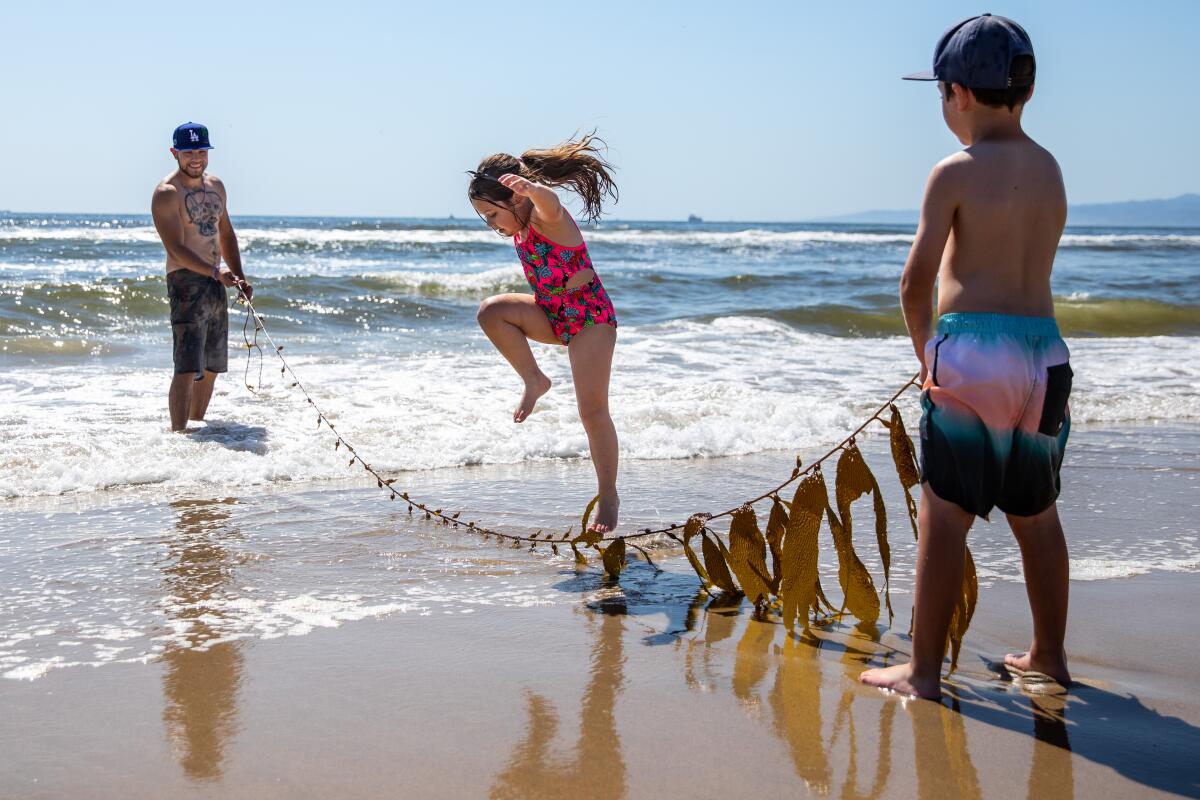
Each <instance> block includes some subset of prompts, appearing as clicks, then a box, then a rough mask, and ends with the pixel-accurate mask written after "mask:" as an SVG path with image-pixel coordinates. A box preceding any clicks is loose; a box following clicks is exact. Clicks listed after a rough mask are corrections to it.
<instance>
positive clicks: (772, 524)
mask: <svg viewBox="0 0 1200 800" xmlns="http://www.w3.org/2000/svg"><path fill="white" fill-rule="evenodd" d="M772 500H773V501H774V502H772V503H771V515H770V516H769V517H768V518H767V532H766V536H767V549H768V550H770V551H771V594H773V595H778V594H779V586H780V583H781V582H782V580H783V535H784V533H786V532H787V525H788V512H787V509H786V508H785V507H784V505H783V501H781V500H780V499H779V498H778V497H774V498H772Z"/></svg>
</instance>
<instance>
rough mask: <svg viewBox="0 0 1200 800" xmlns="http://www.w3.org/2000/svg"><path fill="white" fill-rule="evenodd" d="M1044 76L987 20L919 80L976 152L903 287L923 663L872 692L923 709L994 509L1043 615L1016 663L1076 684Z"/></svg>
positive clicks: (916, 631)
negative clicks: (911, 369)
mask: <svg viewBox="0 0 1200 800" xmlns="http://www.w3.org/2000/svg"><path fill="white" fill-rule="evenodd" d="M1034 67H1035V65H1034V58H1033V46H1032V44H1031V43H1030V41H1029V36H1028V34H1026V33H1025V31H1024V30H1023V29H1022V28H1021V27H1020V26H1019V25H1017V24H1016V23H1014V22H1012V21H1011V20H1008V19H1005V18H1004V17H994V16H991V15H987V14H985V15H983V16H981V17H975V18H973V19H970V20H967V21H965V22H962V23H960V24H958V25H956V26H955V27H953V28H951V29H950V30H949V31H947V33H946V34H945V35H944V36H943V37H942V39H941V41H939V42H938V46H937V50H936V52H935V54H934V65H933V70H932V71H931V72H929V73H925V74H923V75H915V76H911V77H913V78H916V79H918V80H936V81H938V82H939V88H940V91H941V93H942V116H943V118H944V119H945V121H946V125H947V126H948V127H949V128H950V130H951V131H952V132H953V133H954V134H955V135H956V136H957V137H958V139H959V141H961V142H962V143H963V144H964V145H966V148H965V149H964V150H962V151H961V152H958V153H955V154H954V155H952V156H950V157H948V158H946V159H945V160H943V161H942V162H941V163H939V164H938V165H937V166H936V167H934V168H933V172H932V173H931V174H930V176H929V182H928V185H927V186H926V190H925V199H924V203H923V205H922V208H921V222H920V225H919V227H918V228H917V235H916V239H915V240H914V242H913V246H912V251H911V253H910V254H909V257H908V262H907V264H905V267H904V277H903V278H902V279H901V281H900V295H901V302H902V305H903V307H904V319H905V322H906V323H907V325H908V329H909V332H910V334H911V335H912V340H913V345H914V347H915V348H916V351H917V357H918V358H919V359H920V360H921V368H922V370H921V371H922V375H923V379H924V389H925V391H924V394H923V395H922V400H921V402H922V407H923V410H924V415H923V416H922V419H921V477H922V484H921V514H920V532H921V533H920V539H919V544H918V547H919V553H918V558H917V581H916V594H915V598H914V605H915V612H914V613H915V618H914V628H913V654H912V661H911V663H909V664H902V665H898V666H894V667H889V668H887V669H872V670H867V671H866V672H864V673H863V674H862V678H861V680H862V681H863V682H864V683H868V684H871V685H874V686H881V687H884V688H888V689H894V690H896V691H898V692H903V693H905V694H911V695H918V696H920V697H929V698H936V697H938V696H940V694H941V667H942V658H943V656H944V654H945V645H946V633H947V630H948V628H949V625H950V620H951V616H952V614H953V612H954V607H955V601H956V599H957V598H958V596H959V594H960V592H961V588H960V587H961V585H962V575H963V550H964V547H965V543H966V536H967V531H968V530H970V527H971V523H972V522H973V521H974V519H975V517H976V516H986V515H987V514H988V513H989V512H990V511H991V510H992V509H993V508H999V509H1000V510H1001V511H1003V512H1004V513H1005V514H1006V515H1007V517H1008V524H1009V526H1010V527H1011V528H1012V531H1013V535H1014V536H1016V538H1017V542H1018V544H1019V545H1020V547H1021V558H1022V561H1023V563H1024V569H1025V584H1026V587H1027V590H1028V593H1029V604H1030V607H1031V608H1032V610H1033V645H1032V646H1031V647H1030V649H1029V652H1028V653H1025V654H1023V655H1019V656H1009V657H1008V658H1007V659H1006V660H1005V661H1006V663H1007V664H1008V666H1009V667H1010V668H1012V669H1013V670H1014V671H1023V670H1033V671H1037V672H1042V673H1045V674H1047V675H1050V676H1051V677H1053V678H1055V679H1057V680H1059V681H1060V682H1063V683H1066V682H1067V681H1069V678H1070V676H1069V675H1068V673H1067V662H1066V656H1065V654H1064V652H1063V637H1064V635H1065V632H1066V622H1067V546H1066V541H1065V540H1064V538H1063V532H1062V526H1061V524H1060V523H1059V520H1058V511H1057V509H1056V507H1055V501H1056V500H1057V498H1058V492H1059V486H1060V482H1059V468H1060V467H1061V465H1062V458H1063V448H1064V447H1065V446H1066V442H1067V433H1068V429H1069V427H1070V425H1069V419H1068V415H1067V397H1068V395H1069V394H1070V390H1071V368H1070V366H1069V365H1068V364H1067V357H1068V353H1067V347H1066V345H1065V344H1064V343H1063V340H1062V339H1061V338H1060V337H1059V333H1058V326H1057V325H1056V323H1055V321H1054V300H1053V296H1052V295H1051V293H1050V270H1051V268H1052V266H1053V264H1054V253H1055V250H1056V249H1057V247H1058V240H1059V237H1060V236H1061V235H1062V230H1063V226H1064V225H1065V224H1066V214H1067V205H1066V193H1065V190H1064V189H1063V183H1062V175H1061V173H1060V172H1059V169H1058V164H1057V163H1056V162H1055V160H1054V157H1053V156H1051V155H1050V153H1048V152H1047V151H1046V150H1044V149H1043V148H1042V147H1040V146H1039V145H1038V144H1037V143H1036V142H1034V141H1033V140H1032V139H1030V138H1029V137H1028V136H1027V135H1026V134H1025V132H1024V131H1023V130H1022V129H1021V111H1022V109H1023V108H1024V104H1025V102H1026V101H1027V100H1028V99H1029V97H1030V96H1031V95H1032V93H1033V80H1034V71H1035V69H1034ZM935 279H936V280H937V281H938V313H939V314H940V319H939V320H938V324H937V333H936V335H934V334H933V332H932V331H931V327H932V321H933V309H932V307H931V304H930V299H931V297H932V295H933V288H934V282H935Z"/></svg>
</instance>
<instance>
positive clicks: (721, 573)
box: [700, 533, 738, 594]
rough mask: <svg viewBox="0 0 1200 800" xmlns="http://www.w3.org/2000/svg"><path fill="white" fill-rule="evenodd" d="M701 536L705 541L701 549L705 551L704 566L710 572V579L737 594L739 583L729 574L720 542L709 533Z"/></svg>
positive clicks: (721, 587) (714, 583)
mask: <svg viewBox="0 0 1200 800" xmlns="http://www.w3.org/2000/svg"><path fill="white" fill-rule="evenodd" d="M701 536H702V537H703V539H704V541H703V544H702V546H701V548H700V549H701V551H702V552H703V553H704V568H705V570H706V571H707V572H708V577H709V579H710V580H711V581H712V582H713V585H714V586H716V587H717V588H718V589H721V590H722V591H725V592H728V593H730V594H736V593H737V591H738V588H737V584H735V583H734V582H733V576H732V575H730V574H729V567H728V565H726V563H725V555H724V553H722V552H721V546H720V544H719V543H718V542H716V541H713V539H714V537H712V536H709V535H708V534H707V533H702V534H701Z"/></svg>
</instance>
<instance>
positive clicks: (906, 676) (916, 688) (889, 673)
mask: <svg viewBox="0 0 1200 800" xmlns="http://www.w3.org/2000/svg"><path fill="white" fill-rule="evenodd" d="M858 680H859V682H860V683H865V684H867V685H868V686H878V687H879V688H880V689H889V690H891V691H893V692H899V693H900V694H907V695H910V696H912V697H923V698H925V699H926V700H938V699H940V698H941V696H942V678H941V676H940V675H938V676H936V677H935V678H934V679H933V680H932V681H929V680H922V679H919V678H916V677H915V676H914V675H913V670H912V664H897V665H896V666H894V667H880V668H878V669H869V670H867V671H866V672H864V673H862V674H861V675H859V676H858Z"/></svg>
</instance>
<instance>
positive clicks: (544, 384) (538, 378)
mask: <svg viewBox="0 0 1200 800" xmlns="http://www.w3.org/2000/svg"><path fill="white" fill-rule="evenodd" d="M548 391H550V379H549V378H547V377H546V374H545V373H544V372H541V371H539V372H538V374H537V375H535V376H534V377H533V378H532V379H531V380H527V381H525V392H524V394H522V395H521V404H520V405H519V406H517V410H516V411H514V412H513V422H524V421H525V420H527V419H529V415H530V414H532V413H533V407H534V405H536V404H537V401H538V398H540V397H541V396H542V395H544V394H545V393H546V392H548Z"/></svg>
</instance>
